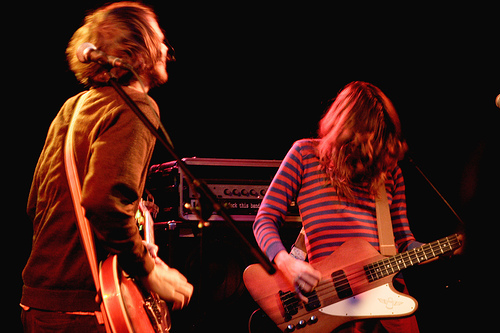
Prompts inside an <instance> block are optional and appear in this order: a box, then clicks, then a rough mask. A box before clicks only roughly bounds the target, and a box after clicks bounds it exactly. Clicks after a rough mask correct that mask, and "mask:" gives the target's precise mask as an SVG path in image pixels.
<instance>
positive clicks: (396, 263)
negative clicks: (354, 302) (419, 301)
mask: <svg viewBox="0 0 500 333" xmlns="http://www.w3.org/2000/svg"><path fill="white" fill-rule="evenodd" d="M460 246H461V243H460V240H459V239H458V235H457V234H455V235H452V236H448V237H445V238H441V239H438V240H437V241H434V242H432V243H429V244H425V245H422V246H421V247H417V248H415V249H413V250H410V251H406V252H403V253H400V254H397V255H395V256H393V257H390V258H386V259H382V260H380V261H377V262H374V263H371V264H368V265H366V266H365V267H364V269H365V273H366V276H367V278H368V281H370V282H373V281H376V280H378V279H381V278H383V277H386V276H388V275H391V274H394V273H397V272H399V271H400V270H402V269H404V268H406V267H410V266H413V265H416V264H420V263H421V262H424V261H427V260H430V259H432V258H435V257H437V256H440V255H443V254H446V253H449V252H451V251H454V250H455V249H458V248H459V247H460Z"/></svg>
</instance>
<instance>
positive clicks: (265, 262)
mask: <svg viewBox="0 0 500 333" xmlns="http://www.w3.org/2000/svg"><path fill="white" fill-rule="evenodd" d="M108 82H109V83H110V84H111V86H112V87H113V88H114V90H115V91H116V92H117V93H118V95H120V97H121V98H122V99H123V101H124V102H125V104H127V105H128V106H129V107H130V109H131V110H132V111H133V112H134V113H135V114H136V115H137V116H138V117H139V119H140V120H141V121H142V122H143V123H144V125H146V127H147V128H148V129H149V131H150V132H151V133H152V134H153V135H154V136H155V137H156V139H157V140H158V141H159V142H160V143H161V144H162V145H163V146H164V147H165V148H166V149H167V151H168V152H169V153H170V155H172V157H173V158H174V159H175V160H176V161H177V164H178V166H179V168H180V169H181V170H182V171H183V173H184V176H185V178H186V181H187V182H188V184H189V186H192V188H193V189H194V190H196V192H198V193H199V194H200V198H199V199H198V201H200V200H201V197H204V198H207V199H208V200H209V202H210V203H211V205H212V207H213V211H215V212H216V213H217V214H218V215H220V216H221V217H222V218H223V219H224V221H225V222H226V224H227V225H228V226H229V227H230V228H231V229H232V230H233V231H234V232H235V233H236V235H237V237H238V238H239V239H240V241H241V243H243V245H244V246H245V247H246V248H247V249H248V250H249V251H250V253H251V254H252V255H253V257H254V258H255V259H256V260H257V261H258V262H259V263H260V264H261V265H262V267H264V269H265V270H266V271H267V272H268V273H269V274H270V275H272V274H274V273H275V272H276V268H275V267H274V265H273V264H272V263H271V261H270V260H269V258H268V257H267V256H266V255H265V254H264V253H263V252H262V250H260V249H259V248H257V247H255V246H253V245H252V244H251V243H250V242H249V241H248V240H247V239H246V238H245V236H244V235H243V234H242V233H241V231H240V230H239V229H238V227H237V226H236V223H235V221H234V220H233V218H232V217H231V215H229V214H228V212H227V210H226V209H225V208H224V206H222V205H221V204H220V203H219V201H218V200H217V197H216V196H215V195H214V194H213V192H212V191H211V190H210V189H209V188H208V186H207V184H205V182H203V181H200V180H199V179H197V178H196V177H195V176H194V175H193V173H191V171H190V170H189V169H188V167H187V165H186V163H184V161H183V160H182V159H181V158H180V157H179V156H178V155H177V153H176V152H175V150H174V147H172V145H171V144H170V143H169V142H168V141H167V140H165V138H167V137H168V134H167V133H162V134H163V136H162V135H161V134H160V132H159V130H158V129H156V127H155V126H154V125H153V124H152V123H151V121H150V120H149V119H148V117H146V115H145V114H144V113H143V112H142V111H141V109H139V107H138V106H137V104H135V102H134V101H133V100H132V99H131V98H130V97H129V96H128V95H127V93H126V92H125V91H124V90H123V88H122V87H121V86H120V85H119V84H118V82H117V80H116V78H114V77H112V76H111V78H110V79H109V81H108ZM160 127H163V126H160ZM162 130H163V131H164V129H162ZM165 132H166V131H165ZM199 206H200V207H202V204H201V202H200V203H199Z"/></svg>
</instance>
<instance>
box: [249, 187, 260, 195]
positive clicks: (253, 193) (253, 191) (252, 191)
mask: <svg viewBox="0 0 500 333" xmlns="http://www.w3.org/2000/svg"><path fill="white" fill-rule="evenodd" d="M250 195H251V196H252V197H257V196H258V195H259V193H257V191H256V190H254V189H251V190H250Z"/></svg>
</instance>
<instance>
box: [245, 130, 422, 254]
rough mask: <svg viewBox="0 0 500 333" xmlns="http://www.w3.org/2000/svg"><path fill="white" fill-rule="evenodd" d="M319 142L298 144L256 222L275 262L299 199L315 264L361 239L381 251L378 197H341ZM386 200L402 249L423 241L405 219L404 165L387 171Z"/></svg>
mask: <svg viewBox="0 0 500 333" xmlns="http://www.w3.org/2000/svg"><path fill="white" fill-rule="evenodd" d="M316 144H317V140H314V139H304V140H299V141H297V142H295V143H294V145H293V146H292V148H291V149H290V151H289V152H288V154H287V155H286V157H285V159H284V160H283V162H282V163H281V166H280V168H279V169H278V172H277V173H276V175H275V176H274V179H273V181H272V182H271V184H270V186H269V189H268V191H267V193H266V195H265V197H264V199H263V201H262V203H261V206H260V209H259V212H258V213H257V217H256V220H255V223H254V225H253V230H254V235H255V237H256V239H257V243H258V244H259V246H260V247H261V249H262V250H263V251H264V252H265V253H266V254H267V256H268V257H269V258H270V259H271V260H273V259H274V257H275V256H276V254H278V252H280V251H281V250H286V249H285V247H284V246H283V243H282V242H281V239H280V235H279V228H280V227H281V226H282V225H283V223H284V220H285V215H286V212H287V208H288V206H289V205H290V203H291V202H292V201H294V200H295V201H296V202H297V205H298V208H299V211H300V216H301V218H302V224H303V226H304V229H305V232H306V236H307V237H306V247H307V254H308V258H309V261H310V262H311V263H314V262H317V261H320V260H321V259H322V258H324V257H326V256H328V255H329V254H331V253H332V252H333V251H335V250H336V249H337V248H338V247H339V246H340V245H342V244H343V243H344V242H345V241H346V240H348V239H350V238H352V237H360V238H363V239H365V240H367V241H368V242H369V243H370V244H371V245H372V246H374V247H375V248H376V249H377V250H378V249H379V243H378V232H377V218H376V213H375V196H374V195H373V194H370V192H369V191H368V189H366V188H362V187H359V188H354V189H353V193H354V198H353V199H348V198H346V197H343V196H342V197H340V196H339V195H338V194H337V192H336V190H335V188H334V187H333V186H332V185H331V184H330V182H329V180H328V176H327V175H326V173H325V172H324V171H323V170H322V169H321V166H320V163H319V158H318V156H317V155H316V152H315V146H316ZM385 186H386V191H387V198H388V201H389V205H390V212H391V218H392V225H393V229H394V237H395V242H396V246H397V248H398V249H399V251H400V252H402V251H404V250H406V249H408V248H414V247H417V246H420V245H422V243H419V242H416V241H415V238H414V236H413V234H412V232H411V231H410V227H409V224H408V219H407V217H406V196H405V185H404V180H403V174H402V172H401V169H400V168H399V167H396V168H394V170H392V172H389V173H388V174H387V179H386V183H385Z"/></svg>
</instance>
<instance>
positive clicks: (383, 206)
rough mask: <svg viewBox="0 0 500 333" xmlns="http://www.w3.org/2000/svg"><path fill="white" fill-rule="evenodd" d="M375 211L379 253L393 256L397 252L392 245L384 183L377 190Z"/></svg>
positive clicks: (391, 231)
mask: <svg viewBox="0 0 500 333" xmlns="http://www.w3.org/2000/svg"><path fill="white" fill-rule="evenodd" d="M375 209H376V214H377V229H378V243H379V246H380V253H381V254H382V255H384V256H386V257H390V256H394V255H396V254H397V251H396V245H395V244H394V231H393V229H392V220H391V212H390V210H389V202H388V200H387V192H386V190H385V183H382V184H381V185H380V186H379V187H378V189H377V195H376V197H375Z"/></svg>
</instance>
